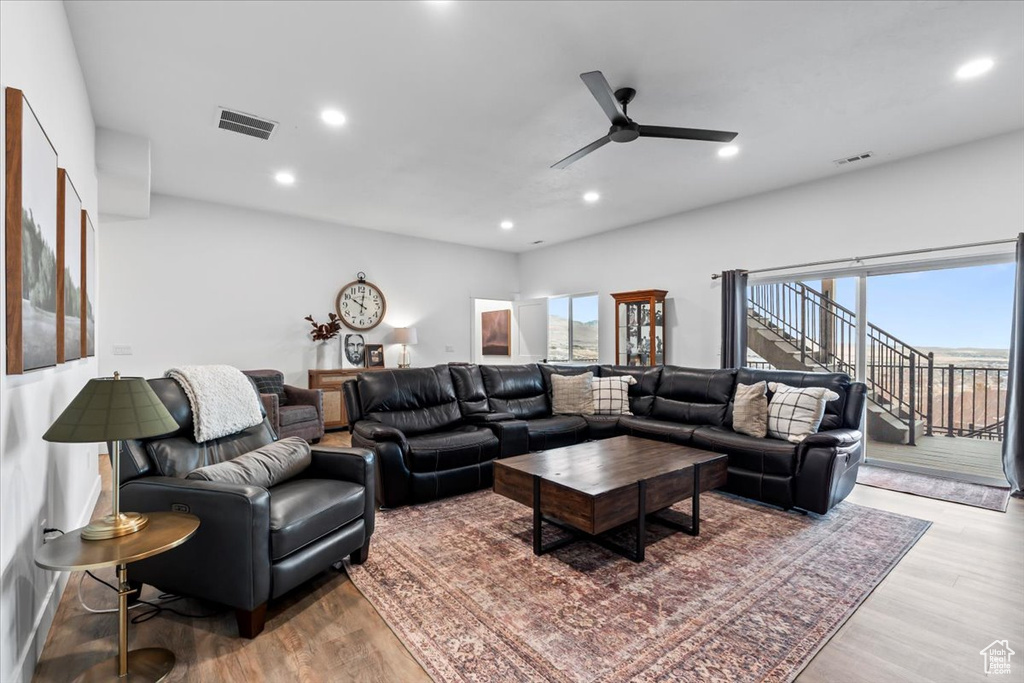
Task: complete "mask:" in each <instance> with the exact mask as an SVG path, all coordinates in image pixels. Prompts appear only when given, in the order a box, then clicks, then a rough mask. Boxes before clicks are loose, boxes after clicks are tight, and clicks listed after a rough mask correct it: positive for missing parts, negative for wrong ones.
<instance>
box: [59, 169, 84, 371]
mask: <svg viewBox="0 0 1024 683" xmlns="http://www.w3.org/2000/svg"><path fill="white" fill-rule="evenodd" d="M82 244H83V234H82V198H81V197H80V196H79V195H78V190H76V189H75V185H74V183H73V182H71V177H70V176H69V175H68V172H67V171H66V170H64V169H63V168H58V169H57V362H58V363H66V362H68V361H72V360H78V359H79V358H81V357H82V349H83V347H84V345H83V344H82V321H83V316H82V288H83V287H84V283H85V281H84V280H83V279H82V264H83V263H84V259H83V258H82V256H83V252H82Z"/></svg>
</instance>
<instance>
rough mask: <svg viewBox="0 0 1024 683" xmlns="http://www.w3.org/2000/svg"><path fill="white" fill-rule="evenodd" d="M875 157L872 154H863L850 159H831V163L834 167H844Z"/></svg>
mask: <svg viewBox="0 0 1024 683" xmlns="http://www.w3.org/2000/svg"><path fill="white" fill-rule="evenodd" d="M873 156H875V153H874V152H864V153H863V154H855V155H853V156H852V157H846V158H845V159H833V160H832V163H833V164H835V165H836V166H845V165H846V164H852V163H853V162H855V161H864V160H865V159H870V158H871V157H873Z"/></svg>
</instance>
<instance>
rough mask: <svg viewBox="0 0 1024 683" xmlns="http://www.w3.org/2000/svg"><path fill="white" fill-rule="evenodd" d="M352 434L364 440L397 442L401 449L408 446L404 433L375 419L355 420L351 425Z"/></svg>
mask: <svg viewBox="0 0 1024 683" xmlns="http://www.w3.org/2000/svg"><path fill="white" fill-rule="evenodd" d="M352 434H353V436H358V437H359V438H361V439H365V440H366V441H374V442H380V441H387V442H390V443H395V444H398V445H399V446H400V447H401V448H402V451H405V450H407V449H408V447H409V445H408V444H407V443H406V441H405V434H403V433H402V432H401V431H400V430H398V429H395V428H394V427H389V426H387V425H386V424H383V423H381V422H377V421H375V420H360V421H359V422H356V423H355V424H354V425H352Z"/></svg>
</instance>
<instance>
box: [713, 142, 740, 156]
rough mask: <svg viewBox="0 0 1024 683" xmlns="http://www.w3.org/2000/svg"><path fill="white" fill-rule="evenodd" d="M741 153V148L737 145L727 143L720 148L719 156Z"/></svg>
mask: <svg viewBox="0 0 1024 683" xmlns="http://www.w3.org/2000/svg"><path fill="white" fill-rule="evenodd" d="M739 153H740V148H739V147H737V146H736V145H727V146H725V147H722V148H721V149H720V150H718V156H720V157H734V156H736V155H737V154H739Z"/></svg>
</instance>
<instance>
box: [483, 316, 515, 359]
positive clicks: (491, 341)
mask: <svg viewBox="0 0 1024 683" xmlns="http://www.w3.org/2000/svg"><path fill="white" fill-rule="evenodd" d="M480 340H481V347H482V348H481V352H482V353H483V355H485V356H510V355H512V311H510V310H508V309H505V310H501V311H483V312H482V313H481V314H480Z"/></svg>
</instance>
